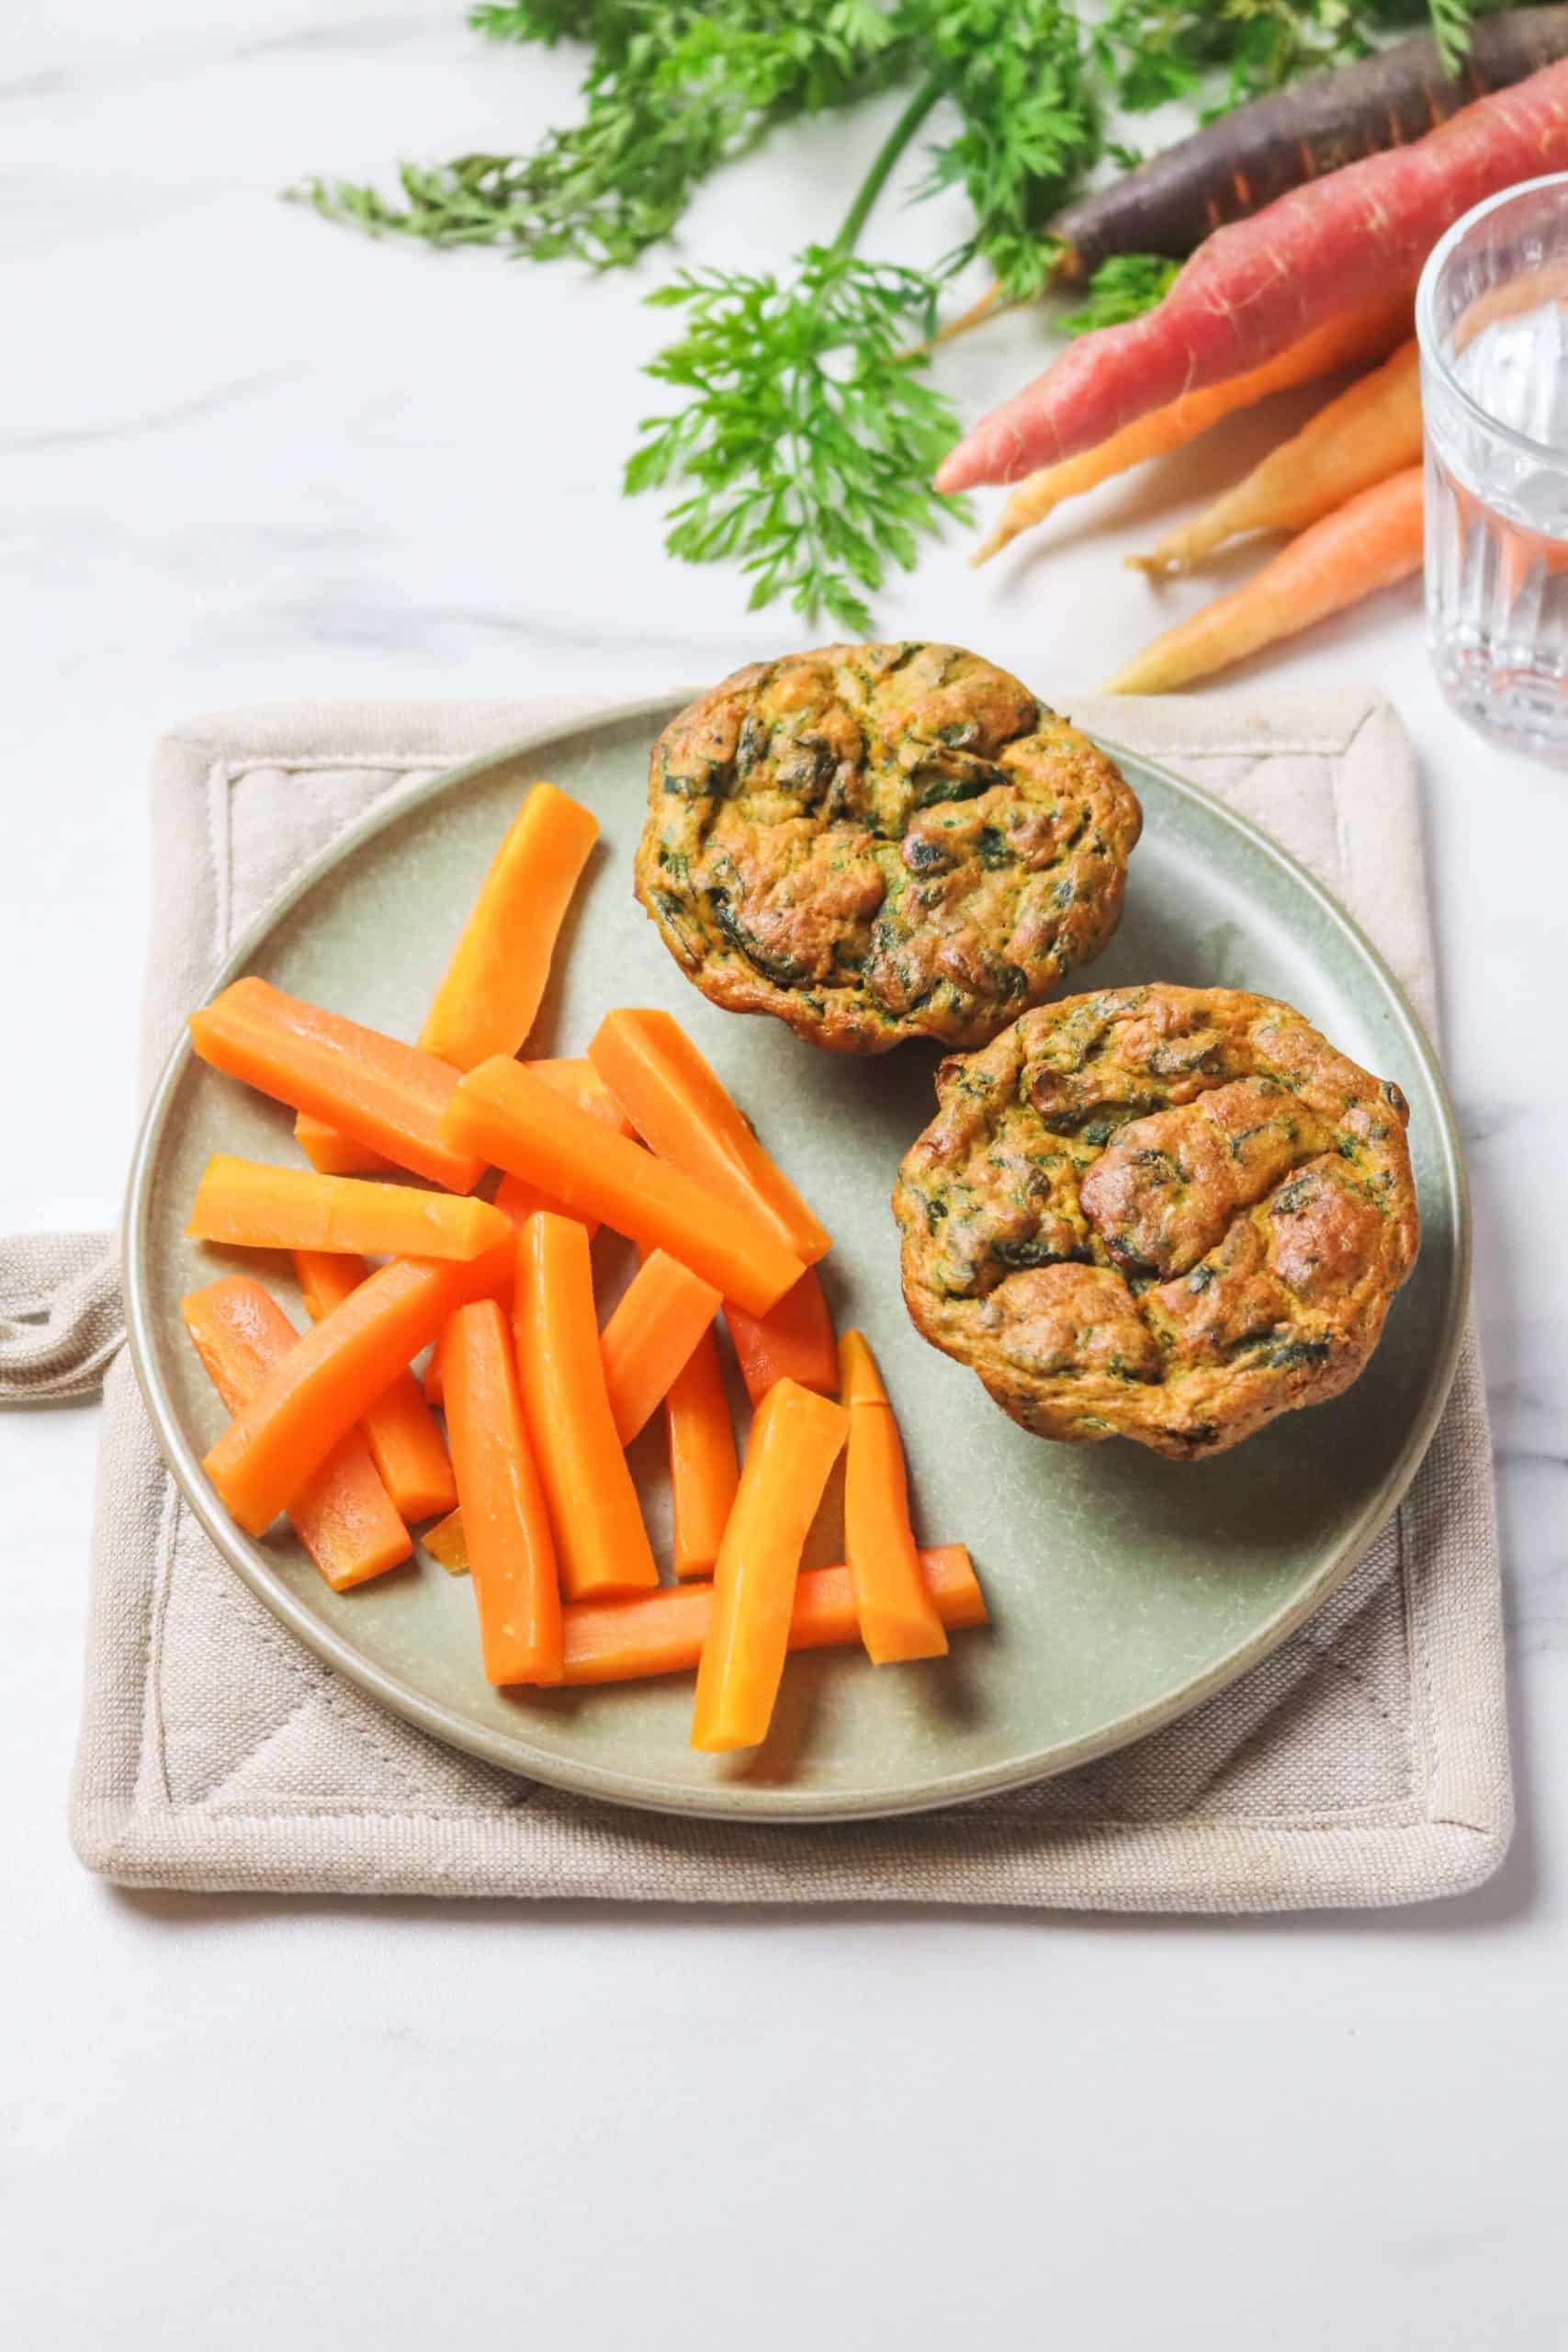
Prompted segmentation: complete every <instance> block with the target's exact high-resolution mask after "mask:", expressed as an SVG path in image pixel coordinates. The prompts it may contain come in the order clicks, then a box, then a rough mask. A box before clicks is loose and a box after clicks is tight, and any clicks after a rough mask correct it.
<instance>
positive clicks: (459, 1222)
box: [186, 1152, 510, 1258]
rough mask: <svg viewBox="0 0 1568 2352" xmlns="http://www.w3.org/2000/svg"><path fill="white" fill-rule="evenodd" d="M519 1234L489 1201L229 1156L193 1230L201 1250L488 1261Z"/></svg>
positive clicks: (201, 1196)
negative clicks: (214, 1244) (220, 1247)
mask: <svg viewBox="0 0 1568 2352" xmlns="http://www.w3.org/2000/svg"><path fill="white" fill-rule="evenodd" d="M509 1230H510V1227H509V1226H508V1224H507V1220H506V1218H505V1217H504V1216H502V1214H501V1212H500V1210H499V1209H492V1208H491V1205H490V1203H489V1202H488V1201H471V1200H466V1199H464V1198H463V1197H462V1196H461V1195H460V1194H458V1193H427V1192H423V1191H422V1190H421V1189H420V1188H419V1187H418V1186H416V1185H413V1184H377V1183H372V1182H368V1181H367V1179H366V1178H364V1177H362V1176H318V1175H317V1174H316V1172H315V1170H313V1169H310V1168H273V1167H269V1166H268V1165H267V1164H266V1162H265V1160H260V1159H231V1158H230V1156H229V1155H228V1154H227V1153H226V1152H218V1153H215V1154H214V1156H213V1158H212V1159H209V1161H208V1163H207V1167H206V1169H205V1170H204V1171H203V1174H202V1179H201V1182H200V1183H199V1184H198V1185H197V1188H196V1200H195V1204H193V1206H192V1209H191V1214H190V1222H189V1224H188V1225H187V1226H186V1232H187V1233H188V1234H189V1235H190V1236H191V1238H193V1240H197V1241H223V1242H227V1243H229V1244H230V1245H231V1247H232V1248H235V1249H240V1250H346V1251H348V1252H350V1253H352V1254H353V1255H355V1256H358V1255H360V1254H361V1253H366V1252H367V1253H368V1254H369V1255H370V1256H371V1257H375V1258H478V1257H480V1256H481V1255H482V1254H483V1252H484V1251H485V1250H493V1249H494V1247H495V1245H496V1243H497V1242H498V1241H504V1240H505V1239H506V1237H507V1234H508V1231H509Z"/></svg>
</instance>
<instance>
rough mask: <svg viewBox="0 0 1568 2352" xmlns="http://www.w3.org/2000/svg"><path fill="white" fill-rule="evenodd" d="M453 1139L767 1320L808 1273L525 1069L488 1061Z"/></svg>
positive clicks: (458, 1116) (721, 1204) (754, 1226)
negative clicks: (665, 1255) (676, 1262)
mask: <svg viewBox="0 0 1568 2352" xmlns="http://www.w3.org/2000/svg"><path fill="white" fill-rule="evenodd" d="M444 1131H445V1133H446V1137H447V1140H448V1141H449V1142H450V1143H451V1144H452V1146H453V1147H454V1148H456V1149H458V1150H467V1151H473V1152H482V1153H483V1154H484V1155H485V1157H486V1158H487V1159H492V1160H494V1161H495V1162H496V1163H497V1164H498V1166H500V1167H502V1168H505V1169H508V1170H511V1171H512V1172H513V1174H514V1175H518V1176H523V1177H525V1178H526V1179H527V1180H528V1182H530V1183H533V1184H537V1185H538V1186H539V1187H540V1188H541V1190H542V1191H544V1192H547V1193H551V1194H552V1195H553V1196H554V1197H555V1198H556V1199H557V1200H558V1201H559V1202H561V1203H562V1204H563V1206H564V1207H565V1208H566V1209H567V1210H569V1211H570V1214H571V1216H574V1217H601V1218H603V1220H604V1223H605V1224H606V1225H608V1226H609V1227H612V1228H613V1230H614V1231H615V1232H616V1233H624V1234H626V1236H627V1238H629V1239H630V1240H633V1241H640V1242H641V1243H642V1244H643V1245H644V1247H645V1248H647V1249H649V1250H669V1252H670V1255H671V1257H672V1258H679V1259H680V1261H681V1262H682V1265H684V1266H690V1267H691V1269H692V1271H693V1272H694V1273H698V1274H701V1275H702V1276H703V1278H704V1280H705V1281H706V1282H710V1283H715V1284H716V1286H717V1288H718V1289H719V1290H721V1291H722V1292H723V1293H724V1295H725V1296H726V1297H727V1298H738V1299H739V1301H740V1304H741V1305H742V1306H746V1307H749V1308H750V1310H751V1312H752V1313H753V1314H755V1315H765V1314H766V1312H767V1310H768V1308H769V1307H770V1306H773V1302H774V1300H775V1299H778V1298H782V1297H783V1296H784V1293H785V1291H786V1290H788V1289H789V1287H790V1285H791V1283H797V1282H798V1281H799V1280H800V1277H801V1275H802V1273H803V1272H805V1269H804V1267H803V1266H802V1264H801V1262H800V1260H799V1259H798V1258H796V1257H794V1256H793V1255H792V1254H791V1252H790V1251H789V1250H786V1249H785V1247H784V1244H783V1242H782V1241H781V1240H780V1239H779V1238H778V1235H777V1233H776V1231H775V1229H774V1228H773V1227H772V1226H771V1225H768V1224H766V1223H764V1221H763V1219H762V1218H761V1216H759V1215H758V1214H757V1212H756V1211H755V1210H751V1211H748V1212H744V1213H743V1212H742V1211H741V1210H739V1208H737V1207H736V1206H735V1205H734V1204H732V1203H731V1202H730V1201H728V1200H721V1199H720V1198H719V1197H718V1195H717V1194H716V1193H713V1192H712V1191H710V1189H709V1188H708V1187H707V1186H706V1185H705V1184H701V1183H699V1182H696V1180H695V1179H694V1178H693V1177H690V1176H684V1175H682V1173H681V1172H680V1171H679V1170H676V1169H673V1168H670V1167H668V1166H666V1164H665V1163H664V1161H662V1160H660V1159H656V1158H655V1157H654V1155H653V1154H652V1153H651V1152H647V1151H644V1150H643V1149H642V1148H641V1146H640V1145H638V1144H635V1143H628V1142H627V1140H626V1137H625V1136H616V1135H612V1134H611V1133H610V1132H609V1131H608V1130H607V1129H606V1128H605V1127H604V1126H603V1125H601V1124H600V1122H599V1121H598V1120H597V1119H595V1118H594V1117H593V1116H592V1113H590V1112H587V1111H584V1110H582V1109H581V1107H580V1106H579V1105H578V1104H577V1103H572V1102H570V1101H569V1100H567V1098H566V1097H565V1096H562V1095H558V1094H557V1093H556V1092H555V1091H554V1090H553V1089H552V1088H550V1087H548V1086H546V1085H544V1084H543V1083H542V1082H541V1081H540V1080H538V1079H537V1078H536V1077H534V1076H533V1075H532V1073H531V1072H530V1071H528V1070H525V1069H524V1068H523V1067H522V1065H521V1063H519V1062H510V1061H504V1060H502V1059H500V1058H497V1059H496V1060H495V1061H490V1062H481V1063H480V1064H479V1068H478V1069H474V1070H470V1071H469V1072H468V1076H467V1077H466V1078H465V1079H463V1080H461V1081H460V1082H459V1084H458V1087H457V1092H456V1093H455V1094H454V1095H453V1097H452V1101H451V1104H450V1106H449V1108H448V1110H447V1114H446V1125H445V1130H444Z"/></svg>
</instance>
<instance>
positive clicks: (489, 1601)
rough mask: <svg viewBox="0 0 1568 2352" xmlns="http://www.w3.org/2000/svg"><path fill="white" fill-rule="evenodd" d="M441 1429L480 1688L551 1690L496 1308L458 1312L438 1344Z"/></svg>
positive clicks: (539, 1559) (517, 1409)
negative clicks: (442, 1375) (469, 1588)
mask: <svg viewBox="0 0 1568 2352" xmlns="http://www.w3.org/2000/svg"><path fill="white" fill-rule="evenodd" d="M441 1356H442V1361H443V1363H444V1364H445V1366H446V1426H447V1428H448V1429H449V1430H450V1431H451V1433H452V1463H453V1467H454V1468H455V1469H456V1471H457V1492H458V1495H459V1497H460V1498H461V1499H460V1502H459V1505H458V1508H459V1509H460V1510H461V1511H462V1514H463V1548H464V1550H465V1551H466V1553H467V1554H468V1566H469V1568H470V1570H471V1572H472V1575H473V1579H474V1600H475V1602H476V1604H477V1606H478V1609H479V1640H480V1644H481V1645H482V1648H483V1654H484V1669H485V1679H486V1680H487V1681H490V1682H495V1683H509V1682H558V1681H559V1680H560V1678H561V1630H560V1587H559V1585H558V1582H557V1579H556V1554H555V1546H554V1544H552V1543H551V1541H550V1522H549V1515H548V1513H547V1510H546V1508H545V1496H544V1489H543V1487H541V1485H540V1483H539V1473H538V1470H537V1468H536V1464H535V1459H534V1451H533V1448H532V1446H531V1445H530V1443H529V1441H528V1431H527V1429H526V1426H525V1421H524V1418H523V1406H522V1401H521V1399H520V1397H519V1396H518V1393H517V1368H516V1365H515V1364H514V1363H513V1357H512V1337H511V1334H510V1332H509V1331H508V1330H507V1328H506V1318H505V1317H504V1316H503V1315H502V1311H501V1309H500V1307H499V1306H497V1305H496V1303H495V1301H494V1299H493V1298H484V1299H477V1300H475V1301H474V1302H473V1304H472V1305H470V1306H459V1307H458V1308H457V1311H456V1313H455V1314H454V1315H453V1316H452V1317H450V1319H449V1320H448V1322H447V1325H446V1329H445V1330H444V1331H443V1332H442V1335H441Z"/></svg>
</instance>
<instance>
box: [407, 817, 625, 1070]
mask: <svg viewBox="0 0 1568 2352" xmlns="http://www.w3.org/2000/svg"><path fill="white" fill-rule="evenodd" d="M598 838H599V821H598V819H597V818H595V817H593V816H592V815H591V814H590V813H589V811H588V810H587V809H584V808H582V807H581V806H580V805H579V803H578V802H577V801H575V800H571V799H569V798H568V797H567V795H566V794H565V793H564V792H558V791H557V790H556V787H555V786H554V785H553V784H536V786H534V788H533V790H532V792H530V793H529V794H528V796H527V797H526V798H525V801H524V803H523V806H522V808H521V809H519V810H518V812H517V815H516V816H515V817H514V818H513V821H512V825H511V827H510V829H509V831H507V834H506V837H505V839H504V840H503V841H502V844H501V847H500V848H499V849H498V850H497V851H496V854H495V856H494V858H493V859H492V860H491V867H490V871H489V873H488V874H487V875H486V876H485V878H484V880H483V881H482V882H481V883H480V885H479V897H478V898H477V899H475V901H474V906H473V910H472V912H471V913H470V914H469V916H468V922H466V923H465V924H464V926H463V929H462V933H461V934H460V936H459V938H458V941H457V946H456V948H455V949H454V950H453V954H452V961H451V962H450V964H448V966H447V967H446V977H445V978H443V980H442V982H441V985H440V987H439V988H438V989H436V991H435V994H434V998H433V999H432V1001H431V1006H430V1011H429V1012H427V1013H426V1015H425V1018H424V1026H423V1029H422V1030H421V1031H420V1033H419V1042H420V1044H421V1045H422V1046H423V1048H424V1050H425V1052H426V1053H427V1054H436V1055H439V1057H440V1058H441V1059H442V1060H443V1061H445V1062H450V1063H451V1064H452V1065H453V1067H454V1069H473V1068H474V1066H475V1065H476V1063H479V1062H484V1061H489V1059H490V1057H491V1055H492V1054H514V1053H516V1052H517V1051H518V1050H519V1048H520V1047H521V1046H522V1044H523V1041H524V1039H525V1037H526V1036H527V1035H528V1032H529V1030H530V1029H531V1028H532V1027H533V1025H534V1018H535V1015H536V1013H537V1012H538V1010H539V1001H540V999H541V998H542V997H543V995H544V993H545V984H546V982H547V980H548V978H549V976H550V957H551V955H552V953H553V952H554V948H555V944H556V935H557V933H558V932H559V930H560V927H561V923H562V922H563V920H564V919H565V915H566V910H567V907H568V905H569V904H570V899H571V894H572V892H573V891H574V890H575V889H576V888H577V883H578V877H579V876H580V875H581V872H582V869H583V867H584V865H586V864H587V863H588V854H589V852H590V851H591V850H592V847H593V844H594V842H596V841H597V840H598Z"/></svg>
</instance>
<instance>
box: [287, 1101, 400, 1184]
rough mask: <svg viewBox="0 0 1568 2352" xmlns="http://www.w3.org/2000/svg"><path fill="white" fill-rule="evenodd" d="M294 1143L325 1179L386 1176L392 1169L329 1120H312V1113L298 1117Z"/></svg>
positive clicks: (368, 1148) (369, 1149)
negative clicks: (330, 1177)
mask: <svg viewBox="0 0 1568 2352" xmlns="http://www.w3.org/2000/svg"><path fill="white" fill-rule="evenodd" d="M294 1140H295V1142H296V1143H297V1144H298V1145H299V1148H300V1150H301V1151H302V1152H303V1153H304V1155H305V1157H306V1159H308V1160H309V1161H310V1165H311V1167H312V1168H313V1169H314V1170H316V1172H317V1174H318V1175H321V1176H382V1175H385V1174H386V1172H387V1170H389V1168H390V1167H391V1165H392V1162H391V1161H390V1160H389V1159H382V1157H381V1155H380V1153H379V1152H378V1151H372V1150H371V1148H370V1147H369V1145H368V1144H367V1143H355V1140H354V1137H353V1136H345V1135H344V1133H343V1132H342V1130H341V1129H340V1128H337V1127H331V1126H329V1125H327V1122H326V1121H325V1119H315V1118H312V1117H311V1115H310V1112H309V1111H299V1112H297V1113H296V1114H295V1118H294Z"/></svg>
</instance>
